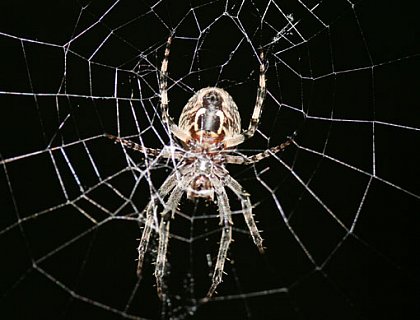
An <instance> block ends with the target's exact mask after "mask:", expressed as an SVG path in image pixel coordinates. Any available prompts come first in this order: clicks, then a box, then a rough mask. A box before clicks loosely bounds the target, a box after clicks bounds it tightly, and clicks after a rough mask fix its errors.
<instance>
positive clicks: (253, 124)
mask: <svg viewBox="0 0 420 320" xmlns="http://www.w3.org/2000/svg"><path fill="white" fill-rule="evenodd" d="M264 63H265V59H264V53H263V52H262V51H261V53H260V75H259V80H258V90H257V98H256V100H255V106H254V111H253V112H252V116H251V120H250V122H249V126H248V129H247V130H245V131H244V132H242V133H241V134H239V135H237V136H234V137H232V138H228V139H225V140H224V141H223V143H224V145H225V147H226V148H231V147H234V146H237V145H239V144H241V143H242V142H244V141H245V140H247V139H249V138H251V137H252V136H253V135H254V134H255V131H257V128H258V125H259V123H260V119H261V112H262V107H263V105H264V100H265V96H266V94H267V88H266V83H265V82H266V79H265V71H266V70H265V64H264Z"/></svg>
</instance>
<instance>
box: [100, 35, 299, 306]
mask: <svg viewBox="0 0 420 320" xmlns="http://www.w3.org/2000/svg"><path fill="white" fill-rule="evenodd" d="M171 41H172V37H169V38H168V41H167V43H166V50H165V55H164V58H163V61H162V66H161V70H160V79H159V82H160V83H159V89H160V109H161V113H162V120H163V122H164V123H165V124H166V125H167V126H168V128H169V130H170V131H171V133H172V134H173V136H174V137H175V138H177V139H178V140H179V141H180V143H181V145H182V147H180V148H177V150H176V151H173V150H172V151H169V149H167V148H164V149H162V150H160V149H151V148H147V147H143V146H141V145H138V144H136V143H134V142H132V141H129V140H125V139H122V138H119V137H116V136H113V135H109V134H107V135H106V137H108V138H109V139H112V140H114V141H115V142H118V143H121V144H122V145H124V146H126V147H129V148H131V149H134V150H137V151H140V152H142V153H144V154H147V155H149V156H153V157H157V156H160V157H164V158H170V159H174V160H175V161H176V162H177V165H176V168H175V169H174V171H173V172H172V173H171V174H170V175H169V176H168V178H167V179H166V180H165V182H164V183H163V184H162V186H161V187H160V188H159V190H158V191H157V193H156V194H155V195H154V196H153V197H152V199H151V200H150V202H149V203H148V204H147V206H146V208H145V210H144V211H145V216H146V222H145V226H144V230H143V233H142V236H141V240H140V245H139V247H138V254H139V256H138V265H137V275H138V276H140V275H141V272H142V266H143V261H144V255H145V253H146V251H147V247H148V244H149V239H150V235H151V232H152V229H153V228H154V221H155V219H157V218H155V215H154V209H156V208H157V205H158V202H159V199H164V198H165V197H168V199H167V201H166V203H164V209H163V212H161V214H160V218H159V220H160V222H159V226H158V227H156V229H157V232H158V234H159V243H158V250H157V258H156V264H155V273H154V274H155V277H156V286H157V293H158V295H159V297H160V298H161V299H162V300H163V299H164V297H165V285H164V281H163V280H164V275H165V264H166V254H167V249H168V238H169V225H170V221H171V219H173V218H174V214H175V211H176V209H177V207H178V204H179V202H180V200H181V197H182V195H183V193H184V192H186V193H187V197H188V199H195V198H204V199H206V200H209V201H214V200H215V199H214V198H215V196H216V200H217V206H218V210H219V217H220V225H221V226H222V236H221V240H220V246H219V251H218V255H217V261H216V265H215V269H214V272H213V277H212V284H211V287H210V289H209V291H208V293H207V298H210V297H211V296H212V295H213V294H214V292H215V290H216V288H217V286H218V285H219V284H220V282H221V281H222V274H223V268H224V264H225V260H226V256H227V251H228V248H229V244H230V242H231V241H232V224H233V222H232V212H231V209H230V206H229V199H228V196H227V194H226V190H225V187H228V188H229V189H230V190H232V191H233V193H234V194H235V195H236V196H237V197H238V198H239V200H240V201H241V204H242V210H243V216H244V218H245V222H246V224H247V226H248V229H249V232H250V234H251V236H252V239H253V240H254V243H255V245H256V246H257V248H258V250H259V252H260V253H263V252H264V247H263V244H262V242H263V239H262V238H261V235H260V233H259V232H258V229H257V226H256V224H255V221H254V218H253V214H252V204H251V201H250V198H249V197H250V195H249V194H248V193H247V192H246V191H245V190H244V189H243V188H242V186H241V185H240V184H239V183H238V182H237V181H236V180H235V179H234V178H232V177H231V176H230V175H229V172H228V171H227V170H226V168H225V164H226V163H230V164H245V165H248V164H252V163H255V162H258V161H260V160H262V159H264V158H267V157H269V156H271V155H272V154H274V153H276V152H279V151H282V150H284V149H285V148H286V147H287V146H288V145H290V144H291V142H292V140H293V137H289V138H288V140H287V141H285V142H284V143H282V144H280V145H278V146H275V147H272V148H270V149H267V150H265V151H263V152H261V153H258V154H255V155H252V156H244V155H233V154H231V151H233V150H234V147H236V146H237V145H239V144H241V143H242V142H244V141H245V140H246V139H248V138H251V137H252V136H253V135H254V133H255V131H256V130H257V127H258V124H259V121H260V116H261V109H262V105H263V102H264V98H265V95H266V87H265V66H264V56H263V54H261V56H260V75H259V87H258V91H257V98H256V102H255V107H254V111H253V114H252V117H251V121H250V124H249V127H248V129H247V130H244V131H241V118H240V115H239V112H238V107H237V106H236V104H235V102H234V101H233V99H232V97H231V96H230V95H229V94H228V93H227V92H226V91H225V90H223V89H220V88H217V87H207V88H203V89H201V90H199V91H198V92H197V93H195V94H194V95H193V96H192V97H191V98H190V99H189V101H188V103H187V104H186V105H185V106H184V108H183V109H182V113H181V116H180V119H179V124H178V125H176V124H175V123H174V121H173V119H172V118H171V117H170V116H169V113H168V94H167V77H168V72H167V68H168V58H169V49H170V45H171Z"/></svg>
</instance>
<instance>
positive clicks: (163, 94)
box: [159, 36, 189, 142]
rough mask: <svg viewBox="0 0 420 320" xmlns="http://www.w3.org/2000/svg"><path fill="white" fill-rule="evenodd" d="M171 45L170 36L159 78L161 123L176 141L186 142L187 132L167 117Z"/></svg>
mask: <svg viewBox="0 0 420 320" xmlns="http://www.w3.org/2000/svg"><path fill="white" fill-rule="evenodd" d="M171 43H172V36H169V37H168V40H167V42H166V48H165V54H164V56H163V61H162V66H161V68H160V76H159V91H160V111H161V113H162V121H163V122H164V123H165V124H166V125H167V126H168V127H169V129H170V130H171V132H172V133H173V135H174V136H175V137H177V138H178V139H180V140H182V141H184V142H187V141H188V139H189V134H188V132H184V131H183V130H181V129H180V128H179V127H178V126H177V125H176V124H175V122H174V121H173V119H172V118H171V117H170V116H169V111H168V110H169V108H168V105H169V100H168V61H169V53H170V48H171Z"/></svg>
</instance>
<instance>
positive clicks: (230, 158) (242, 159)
mask: <svg viewBox="0 0 420 320" xmlns="http://www.w3.org/2000/svg"><path fill="white" fill-rule="evenodd" d="M295 136H296V133H294V134H293V135H292V136H291V137H288V138H287V140H286V141H285V142H283V143H281V144H279V145H277V146H274V147H272V148H270V149H267V150H265V151H263V152H260V153H257V154H254V155H252V156H248V157H247V156H234V155H226V156H225V159H226V163H232V164H253V163H256V162H258V161H261V160H263V159H265V158H268V157H270V156H271V155H273V154H275V153H278V152H281V151H283V150H284V149H286V148H287V147H288V146H290V145H291V144H292V143H293V140H294V138H295Z"/></svg>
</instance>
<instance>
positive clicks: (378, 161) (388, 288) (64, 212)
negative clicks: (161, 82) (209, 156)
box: [0, 0, 420, 319]
mask: <svg viewBox="0 0 420 320" xmlns="http://www.w3.org/2000/svg"><path fill="white" fill-rule="evenodd" d="M415 12H416V10H415V9H414V8H413V7H410V5H409V4H407V3H404V4H403V3H398V2H396V1H393V2H391V1H385V2H384V1H381V2H380V3H374V1H344V0H343V1H325V0H324V1H322V0H321V1H319V0H317V1H312V0H297V1H295V0H293V1H292V0H290V1H263V2H258V3H257V1H208V2H206V3H198V2H196V1H185V2H180V1H178V2H177V3H175V1H172V2H171V1H157V0H152V1H123V0H110V1H76V0H75V1H67V2H64V1H55V2H50V3H45V2H43V3H42V4H41V3H36V4H35V3H26V4H25V5H24V6H23V5H21V6H19V3H16V2H15V3H13V4H12V3H3V2H2V3H1V4H0V15H1V17H0V21H1V22H0V50H1V59H0V70H1V73H0V105H1V108H2V111H1V117H0V122H1V123H0V128H1V130H2V131H1V136H2V139H1V149H0V150H1V160H0V163H1V166H2V172H1V187H2V191H1V213H0V217H1V219H0V244H1V252H2V262H1V270H2V271H1V273H0V274H1V280H0V289H1V291H0V294H1V296H0V305H1V310H2V311H1V313H2V315H3V316H4V317H5V318H8V319H29V318H30V319H35V318H36V319H41V318H42V319H46V318H54V319H57V318H67V319H76V318H80V317H83V318H87V317H89V316H90V317H92V318H95V319H96V318H101V319H156V318H161V319H169V318H171V319H185V318H194V319H208V318H211V319H213V318H215V317H219V318H227V319H263V318H264V319H278V318H283V319H321V318H322V319H379V318H381V319H402V318H408V316H409V315H410V318H415V316H414V314H416V315H417V316H418V315H420V312H419V307H418V299H419V290H418V286H419V277H418V269H419V265H418V259H419V255H418V249H417V248H416V243H418V240H419V239H418V230H417V229H418V225H419V204H420V201H419V200H420V188H419V183H418V177H419V173H420V172H419V169H418V168H419V165H418V164H419V163H420V156H419V151H418V146H419V145H420V141H419V138H420V132H419V131H420V123H419V113H418V110H417V109H416V107H417V106H418V101H419V98H420V97H419V90H418V86H419V76H418V70H419V53H420V50H419V49H420V48H419V46H418V41H417V39H418V38H419V28H418V23H417V22H416V18H417V17H416V14H415ZM172 32H175V36H174V41H173V45H172V47H171V56H170V61H169V77H170V79H169V82H168V87H169V92H168V93H169V99H170V113H171V116H172V117H174V119H175V120H177V119H178V117H179V115H180V112H181V110H182V107H183V106H184V105H185V103H186V101H187V100H188V98H189V97H191V96H192V95H193V94H194V92H196V91H197V90H199V89H200V88H203V87H206V86H219V87H222V88H224V89H226V90H227V91H229V93H230V94H231V95H232V96H233V98H234V99H235V102H236V103H237V105H238V107H239V111H240V114H241V117H242V126H243V127H245V126H247V125H248V121H249V119H250V116H251V113H252V108H253V105H254V101H255V95H256V89H257V85H258V68H259V65H258V64H259V61H258V55H259V52H260V50H261V49H262V50H263V51H264V52H265V54H266V57H267V65H268V71H267V89H268V94H267V99H266V102H265V108H264V111H263V115H262V119H261V125H260V127H259V129H258V131H257V133H256V135H255V136H254V137H253V138H252V139H251V140H249V141H247V142H245V143H244V144H242V145H240V146H239V148H240V149H239V150H238V152H240V153H242V154H245V155H251V154H255V153H257V152H260V151H262V150H265V149H266V148H268V147H272V146H275V145H277V144H279V143H281V142H283V141H284V140H285V139H286V137H287V136H289V135H291V134H292V133H293V132H294V131H296V132H297V137H296V139H295V144H293V145H292V146H289V147H288V148H287V149H286V150H285V151H284V152H283V153H282V154H277V155H273V156H272V157H270V158H268V159H266V160H264V161H261V162H259V163H257V164H255V165H252V166H248V167H245V166H233V165H232V166H229V168H228V169H229V171H230V172H231V174H232V176H234V177H235V178H236V179H237V180H238V181H239V182H240V183H241V184H242V185H243V186H244V188H245V189H246V190H247V191H248V192H249V193H250V194H251V200H252V202H253V205H254V213H255V217H256V220H258V221H259V222H258V226H259V228H260V229H261V230H263V237H264V239H265V246H266V247H267V252H266V254H264V255H263V256H261V255H259V253H258V250H257V249H256V248H255V246H254V244H253V243H252V240H251V238H250V236H249V233H248V231H247V228H246V225H245V223H244V221H243V217H242V214H241V211H240V203H239V202H238V201H237V200H236V199H235V198H234V196H233V195H232V194H229V197H230V201H231V205H232V209H233V210H234V223H235V224H234V234H233V238H234V240H235V242H234V243H233V244H232V246H231V248H230V250H229V259H230V260H229V261H228V262H227V263H226V265H225V271H226V273H227V274H226V275H224V281H223V283H222V284H221V285H220V286H219V288H218V294H217V295H216V296H215V297H214V298H213V299H212V300H211V301H209V302H205V301H204V300H203V297H204V296H205V294H206V291H207V290H208V288H209V286H210V283H211V274H212V271H213V269H214V263H215V258H216V255H217V249H218V243H219V239H220V227H219V226H218V217H217V208H216V207H215V206H214V204H206V203H203V202H196V203H193V202H189V201H187V200H186V199H185V197H184V198H183V200H182V203H181V204H180V206H179V209H178V212H177V214H176V218H175V220H174V221H173V222H172V226H171V237H170V242H169V253H168V263H169V268H168V275H167V277H166V280H167V285H168V291H169V297H168V299H167V300H166V301H164V302H163V303H161V302H160V301H159V300H158V298H157V295H156V290H155V287H154V276H153V268H154V266H153V261H154V258H155V254H156V252H155V250H153V249H154V248H156V237H154V238H153V239H152V240H151V242H152V243H151V245H150V246H151V249H152V250H151V252H150V253H149V254H148V256H147V258H146V261H145V269H144V271H143V277H142V279H141V281H139V280H138V279H137V277H136V274H135V268H136V261H135V259H136V257H137V251H136V248H137V246H138V238H139V236H140V234H141V233H140V228H139V227H142V219H141V218H139V213H141V212H142V210H143V208H144V207H145V205H146V204H147V202H148V201H149V198H150V196H151V195H153V194H154V192H155V191H156V190H157V189H158V188H159V186H160V185H161V184H162V182H163V181H164V179H165V177H166V176H167V175H168V174H169V173H170V172H171V171H172V170H173V168H174V165H176V164H175V163H174V162H173V161H167V160H165V159H162V158H159V157H158V158H157V159H154V158H151V157H148V156H145V155H143V154H140V153H139V152H135V151H133V150H129V149H125V148H123V147H122V146H120V145H118V144H114V143H112V141H110V140H109V139H107V138H106V137H105V136H104V135H105V133H111V134H114V135H118V136H120V137H124V138H126V139H130V140H132V141H135V142H137V143H139V144H142V145H144V146H147V147H151V148H162V147H163V146H164V145H171V144H172V145H173V144H174V141H173V140H172V138H171V136H170V134H169V133H168V131H167V128H166V127H165V126H164V125H163V124H162V121H161V117H160V113H159V109H158V104H159V90H158V74H159V68H160V63H161V61H162V58H163V50H164V46H165V42H166V39H167V37H168V35H169V34H170V33H172ZM413 316H414V317H413Z"/></svg>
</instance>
